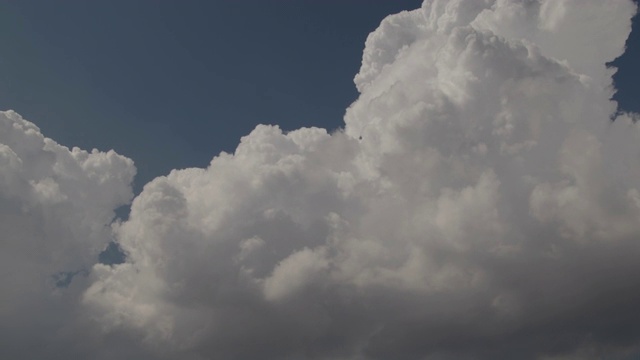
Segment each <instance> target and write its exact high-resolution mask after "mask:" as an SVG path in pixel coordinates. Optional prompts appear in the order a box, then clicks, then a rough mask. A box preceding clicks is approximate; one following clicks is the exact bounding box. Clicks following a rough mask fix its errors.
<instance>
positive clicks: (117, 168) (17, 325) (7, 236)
mask: <svg viewBox="0 0 640 360" xmlns="http://www.w3.org/2000/svg"><path fill="white" fill-rule="evenodd" d="M134 175H135V168H134V166H133V162H132V161H131V160H129V159H127V158H125V157H122V156H120V155H118V154H116V153H115V152H113V151H109V152H107V153H103V152H98V151H96V150H94V151H92V152H91V153H88V152H86V151H83V150H80V149H78V148H73V149H71V150H70V149H68V148H66V147H64V146H61V145H58V144H57V143H55V142H54V141H53V140H51V139H48V138H45V137H44V136H43V135H42V134H41V133H40V130H39V129H38V128H37V127H36V126H35V125H34V124H32V123H30V122H28V121H26V120H24V119H22V118H21V117H20V115H18V114H16V113H15V112H13V111H6V112H1V113H0V229H1V235H0V243H1V245H2V251H1V252H0V269H1V271H0V274H1V275H0V276H1V284H2V291H1V292H0V293H1V294H2V295H0V299H1V306H0V319H1V321H0V334H1V336H0V357H2V358H7V359H26V358H55V356H57V355H60V357H61V358H62V356H61V354H68V355H73V354H79V353H81V352H82V350H81V349H80V348H81V347H82V346H85V345H84V344H83V345H82V346H76V345H77V344H76V341H77V337H78V336H77V334H76V332H77V331H78V329H81V328H83V327H84V326H85V325H86V324H83V323H84V322H86V321H85V320H83V318H82V316H81V315H80V313H81V309H80V308H79V306H78V305H79V304H80V300H81V297H82V293H83V291H84V290H85V288H86V286H88V284H87V281H86V280H87V279H86V276H87V274H88V273H89V271H90V270H91V267H92V266H93V265H94V264H95V263H96V261H97V258H98V254H99V253H100V251H102V250H103V249H104V248H105V246H106V245H107V244H108V243H109V241H110V240H112V232H111V228H110V224H111V222H112V220H113V218H114V216H115V215H114V209H115V208H116V207H118V206H120V205H122V204H126V203H128V202H129V201H130V200H131V198H132V196H133V194H132V191H131V186H130V184H131V181H132V180H133V176H134ZM52 355H53V356H52Z"/></svg>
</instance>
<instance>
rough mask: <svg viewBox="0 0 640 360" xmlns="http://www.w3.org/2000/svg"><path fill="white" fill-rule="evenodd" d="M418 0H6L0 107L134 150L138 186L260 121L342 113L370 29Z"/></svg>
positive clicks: (317, 121)
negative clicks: (14, 0)
mask: <svg viewBox="0 0 640 360" xmlns="http://www.w3.org/2000/svg"><path fill="white" fill-rule="evenodd" d="M419 5H420V1H417V0H411V1H407V0H404V1H373V2H372V1H368V0H350V1H337V0H333V1H316V0H304V1H293V0H285V1H277V2H275V1H258V0H253V1H243V2H239V1H179V2H178V1H122V0H120V1H101V2H98V1H78V0H72V1H62V2H54V1H20V2H9V1H6V2H3V4H2V5H1V10H2V15H1V16H2V24H3V25H2V26H3V27H4V28H5V29H7V30H8V31H7V30H5V31H2V32H1V34H0V46H1V47H2V48H3V49H4V51H3V53H4V56H3V57H2V58H1V59H0V108H2V109H14V110H16V111H18V112H19V113H21V114H22V115H23V116H24V117H25V118H27V119H30V120H32V121H34V122H36V123H37V124H38V126H39V127H40V128H41V129H42V130H43V132H44V133H45V134H47V135H48V136H50V137H52V138H54V139H57V141H59V142H60V143H61V144H65V145H68V146H79V147H81V148H87V149H90V148H93V147H97V148H98V149H100V150H107V149H110V148H114V149H115V150H116V151H118V152H119V153H122V154H124V155H126V156H128V157H131V158H132V159H134V161H135V162H136V166H137V168H138V176H137V181H136V187H137V190H140V186H141V184H144V183H146V182H148V181H149V180H150V179H151V178H153V177H155V176H158V175H163V174H166V173H168V172H169V171H170V170H171V169H174V168H184V167H190V166H200V167H203V166H206V165H207V164H208V163H209V161H210V160H211V158H212V157H213V156H214V155H217V154H218V153H219V152H220V151H223V150H224V151H228V152H229V151H233V150H234V149H235V147H236V146H237V144H238V141H239V139H240V137H241V136H244V135H246V134H248V133H249V132H250V131H251V130H252V129H253V128H254V127H255V125H256V124H259V123H268V124H278V125H279V126H281V127H282V128H283V129H286V130H292V129H296V128H299V127H301V126H321V127H325V128H328V129H334V128H336V127H338V126H341V125H342V124H343V120H342V117H343V115H344V111H345V109H346V108H347V106H348V105H349V104H350V103H351V102H353V101H354V100H355V99H356V96H357V92H356V89H355V86H354V85H353V81H352V79H353V77H354V75H355V74H356V73H357V71H358V69H359V67H360V61H361V57H362V49H363V48H364V41H365V39H366V36H367V35H368V34H369V32H371V31H373V30H374V29H375V28H376V27H377V26H378V24H379V22H380V20H382V19H383V18H384V17H385V16H387V15H389V14H392V13H396V12H398V11H401V10H403V9H413V8H417V7H419Z"/></svg>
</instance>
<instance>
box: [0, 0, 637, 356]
mask: <svg viewBox="0 0 640 360" xmlns="http://www.w3.org/2000/svg"><path fill="white" fill-rule="evenodd" d="M634 13H635V5H634V4H633V3H632V2H631V1H626V0H609V1H602V0H580V1H577V0H539V1H515V0H510V1H507V0H493V1H490V0H484V1H477V0H449V1H440V0H432V1H430V0H427V1H425V2H424V4H423V6H422V8H421V9H418V10H415V11H412V12H403V13H401V14H397V15H393V16H390V17H388V18H387V19H385V20H384V21H383V22H382V24H381V26H380V27H379V28H378V29H377V30H376V31H375V32H374V33H372V34H371V35H370V36H369V38H368V40H367V43H366V48H365V50H364V55H363V63H362V68H361V71H360V73H359V74H358V75H357V76H356V78H355V82H356V86H357V87H358V89H359V90H360V92H361V95H360V97H359V99H358V100H357V101H356V102H355V103H354V104H352V106H351V107H350V108H349V109H348V110H347V113H346V116H345V128H344V130H340V131H337V132H335V133H333V134H328V133H327V132H326V131H325V130H323V129H317V128H304V129H299V130H296V131H293V132H289V133H283V132H282V131H281V130H280V129H279V128H278V127H275V126H264V125H260V126H258V127H257V128H256V129H255V130H254V131H253V132H252V133H251V134H249V135H247V136H246V137H244V138H243V139H242V141H241V143H240V145H239V146H238V148H237V149H236V151H235V153H234V154H225V153H223V154H221V155H220V156H218V157H216V158H214V159H213V160H212V162H211V164H210V166H209V167H208V168H207V169H185V170H174V171H172V172H171V173H170V174H169V175H168V176H166V177H160V178H157V179H155V180H153V181H152V182H150V183H149V184H147V185H146V186H145V188H144V190H143V192H142V193H141V194H140V195H139V196H138V197H136V198H135V200H134V201H133V204H132V208H131V216H130V218H129V220H128V221H126V222H124V223H121V224H120V223H118V224H115V225H114V227H113V228H114V232H115V235H114V236H115V237H116V238H117V240H118V242H119V243H120V245H121V246H122V248H123V249H124V250H125V251H126V253H127V255H128V258H127V262H126V263H124V264H120V265H116V266H107V265H101V264H96V265H93V268H92V270H91V273H90V275H89V277H88V279H86V280H85V281H84V282H83V283H82V284H76V285H75V286H77V288H78V289H79V290H77V291H76V292H73V295H69V296H73V299H74V300H75V299H77V295H78V293H79V292H80V291H83V292H84V293H83V295H82V306H81V307H80V309H81V313H82V318H83V319H85V318H87V319H90V320H87V321H88V323H89V324H93V326H94V328H93V329H94V330H92V332H91V334H93V335H92V336H93V337H94V338H95V339H97V340H94V342H96V343H99V344H100V346H101V347H98V346H97V345H96V347H95V349H97V350H95V351H96V353H98V354H103V356H105V357H108V356H109V355H104V354H108V353H107V352H106V351H107V349H110V350H109V351H114V350H113V349H112V348H111V347H108V346H106V347H105V345H104V344H105V343H107V344H117V349H118V350H117V351H118V354H119V356H125V357H126V356H129V357H131V356H138V357H141V356H147V357H148V358H170V359H185V358H194V359H196V358H198V359H206V358H224V359H254V358H260V359H282V358H292V359H293V358H295V359H306V358H309V359H312V358H313V359H390V358H393V359H451V358H453V359H466V358H473V359H493V358H531V359H546V358H567V359H568V358H599V357H601V356H603V355H608V356H612V355H613V354H617V355H619V354H624V353H625V352H627V351H632V350H633V349H634V348H637V347H638V346H639V345H640V331H638V330H637V326H635V325H636V324H637V323H638V322H639V321H640V318H639V316H638V315H637V311H636V304H637V303H638V301H640V278H639V277H637V276H635V274H637V273H638V271H640V265H639V264H640V262H638V261H637V258H638V256H640V243H639V242H638V239H639V238H640V141H639V140H640V129H638V126H637V124H636V123H635V122H634V121H633V120H632V119H633V118H634V117H636V118H637V116H636V115H632V114H631V115H629V114H624V115H619V116H617V118H616V120H615V121H613V122H612V121H611V120H610V119H611V118H612V117H614V116H616V115H615V114H616V111H617V109H616V104H615V103H614V102H612V101H611V100H610V99H611V96H612V95H613V91H614V89H613V87H612V79H611V76H612V74H613V70H612V69H610V68H607V67H606V63H607V62H610V61H612V60H613V59H615V58H616V57H617V56H619V55H620V54H621V53H622V52H623V49H624V43H625V40H626V38H627V36H628V34H629V32H630V18H631V17H632V16H633V14H634ZM5 118H6V119H9V120H7V121H6V124H9V125H3V126H4V127H3V128H2V132H1V133H0V136H2V138H0V143H2V144H4V145H3V146H0V154H2V156H1V157H0V161H1V163H2V165H3V166H2V169H3V170H2V172H0V175H2V176H0V184H2V186H3V189H6V190H3V191H4V192H3V200H2V201H3V203H2V206H3V209H4V208H5V207H6V208H7V209H8V210H6V211H7V213H10V214H11V216H13V218H15V220H11V222H12V223H13V222H17V223H20V222H22V221H24V222H29V223H28V224H29V226H25V229H24V230H20V231H16V234H17V235H15V237H14V238H10V240H9V242H8V244H10V245H7V246H8V249H11V252H9V253H13V254H14V255H11V258H14V259H17V260H16V262H18V263H19V264H18V265H16V266H18V267H19V266H23V267H26V265H24V264H34V265H29V266H38V267H39V266H42V267H43V268H44V269H45V270H43V271H44V273H46V274H50V273H52V272H55V271H70V270H73V269H84V268H86V267H87V266H90V265H91V264H93V263H95V251H99V249H100V247H101V246H104V244H105V242H106V241H108V238H109V235H110V234H109V229H108V228H105V225H106V224H108V223H109V221H110V216H111V214H112V212H111V211H112V209H113V208H114V207H115V206H117V205H118V204H121V203H122V202H123V201H126V200H127V199H128V197H129V196H130V190H129V188H128V186H127V185H126V184H128V182H129V181H130V177H131V176H132V172H133V167H132V165H131V162H130V161H128V160H126V159H124V158H122V157H119V156H117V155H115V154H114V153H107V154H104V153H97V152H94V153H92V154H87V153H83V152H81V151H80V150H77V149H74V150H73V151H71V152H69V151H68V150H66V149H64V148H62V147H59V146H57V145H54V143H52V142H51V141H50V140H38V141H41V142H42V141H44V143H45V144H49V145H44V147H43V146H42V145H37V144H39V143H38V141H36V140H28V139H30V138H29V136H32V137H35V138H37V139H42V136H41V135H40V134H39V132H38V131H37V129H36V128H35V127H33V125H32V124H30V123H26V122H24V121H23V120H21V119H19V118H18V117H17V115H15V114H14V113H8V114H6V115H5ZM12 122H13V123H12ZM12 124H22V125H12ZM17 126H22V127H23V130H21V131H20V132H17V133H16V132H15V131H14V132H12V131H11V130H10V129H16V128H17ZM29 128H31V129H33V130H32V131H31V132H30V130H28V129H29ZM29 134H35V135H29ZM22 138H24V139H25V140H19V139H22ZM16 139H18V140H16ZM22 144H25V145H24V146H27V145H26V144H36V145H30V146H28V148H29V149H31V148H33V149H36V150H37V151H36V150H33V151H32V152H29V151H27V150H23V149H22V147H21V146H23V145H22ZM47 146H49V148H51V149H52V150H51V152H52V153H53V154H54V155H47V154H48V153H47V152H46V149H48V148H47ZM43 148H44V149H45V151H43V150H42V149H43ZM34 151H35V153H36V155H33V153H34ZM38 154H39V155H38ZM72 159H73V161H72ZM24 168H29V169H31V170H29V171H30V172H29V174H30V175H29V176H28V177H27V176H26V175H23V174H24V171H25V170H23V169H24ZM67 173H70V174H72V176H69V177H63V174H67ZM50 174H56V175H55V176H54V175H50ZM79 189H86V191H84V192H82V191H80V190H79ZM72 190H73V191H72ZM4 194H6V195H4ZM82 194H84V195H82ZM83 196H84V197H83ZM13 199H16V200H13ZM33 199H35V200H33ZM12 201H15V202H14V203H15V204H19V205H20V206H27V205H28V204H31V202H32V201H37V203H38V204H40V205H39V206H40V207H41V208H43V209H46V210H47V211H49V210H50V209H51V210H50V211H51V214H52V215H51V216H60V217H62V218H63V219H61V220H56V222H55V224H56V227H54V228H48V227H47V226H49V225H48V224H50V223H49V222H47V221H44V220H42V219H41V218H36V217H34V216H31V215H29V214H25V213H24V212H18V210H16V209H17V207H15V206H13V205H4V204H14V203H12ZM60 202H62V203H64V204H68V205H65V206H68V208H70V209H73V211H62V212H60V211H58V210H56V209H58V208H56V207H54V206H57V205H55V204H58V203H60ZM25 204H27V205H25ZM9 209H10V210H9ZM65 209H66V208H65ZM74 214H75V215H74ZM4 218H7V219H8V218H9V217H4ZM77 219H79V220H78V221H76V220H77ZM45 220H46V219H45ZM1 228H2V229H4V228H7V229H8V228H10V227H9V223H2V227H1ZM27 229H41V230H39V231H43V232H41V234H42V233H44V234H53V235H51V238H52V239H53V240H52V241H51V243H50V244H51V245H50V248H49V249H48V250H47V252H46V253H47V254H48V253H49V252H50V251H51V250H57V249H61V250H62V249H64V250H65V251H61V253H62V255H60V259H58V258H56V259H57V260H56V262H54V261H53V260H51V261H50V262H47V261H49V260H47V261H43V260H41V258H39V257H37V256H38V253H37V252H33V251H32V247H33V245H31V246H32V247H29V248H27V247H26V246H27V245H24V244H26V243H27V242H21V241H20V240H19V238H18V236H20V239H22V238H25V237H26V238H29V241H30V242H31V243H32V244H41V243H43V242H45V240H44V239H43V238H42V236H40V237H38V235H35V233H33V232H27ZM29 231H31V230H29ZM58 234H60V235H58ZM62 234H64V236H63V235H62ZM68 234H70V235H69V236H67V235H68ZM71 235H72V236H71ZM23 245H24V247H21V246H23ZM46 246H47V245H43V250H44V249H47V248H46ZM71 254H73V256H71ZM92 256H93V257H92ZM8 261H9V260H7V262H4V263H5V264H6V263H8ZM54 265H55V266H54ZM7 281H8V280H7ZM18 283H19V282H16V284H18ZM74 283H75V281H74V282H72V284H74ZM38 291H40V292H45V291H46V289H45V288H42V289H41V290H38ZM12 294H13V295H12V296H15V299H17V300H19V299H23V298H24V297H26V296H27V295H26V294H23V293H20V292H19V291H17V292H15V293H12ZM42 301H43V303H49V302H50V301H51V300H48V299H47V298H45V299H44V300H42ZM25 306H26V305H25ZM75 306H76V303H75V301H74V302H72V305H71V306H70V307H72V308H73V309H75ZM70 311H71V310H70ZM74 311H75V310H74ZM4 316H9V315H7V314H4ZM84 326H89V327H90V326H91V325H84ZM95 329H97V330H95ZM100 334H102V337H101V336H100ZM105 338H106V339H109V340H108V341H105V340H103V339H105ZM142 354H144V355H142Z"/></svg>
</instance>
